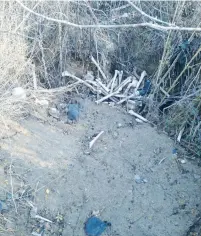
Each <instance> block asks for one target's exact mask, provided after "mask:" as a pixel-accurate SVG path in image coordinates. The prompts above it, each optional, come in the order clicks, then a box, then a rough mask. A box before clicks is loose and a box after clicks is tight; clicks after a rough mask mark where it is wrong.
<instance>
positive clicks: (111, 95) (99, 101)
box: [96, 91, 118, 104]
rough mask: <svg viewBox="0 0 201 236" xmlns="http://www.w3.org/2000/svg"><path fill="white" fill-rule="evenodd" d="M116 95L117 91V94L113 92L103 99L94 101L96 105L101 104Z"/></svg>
mask: <svg viewBox="0 0 201 236" xmlns="http://www.w3.org/2000/svg"><path fill="white" fill-rule="evenodd" d="M116 94H118V91H117V92H114V93H110V94H108V95H106V96H105V97H103V98H101V99H99V100H97V101H96V104H100V103H101V102H103V101H105V100H107V99H108V98H111V97H113V96H114V95H116Z"/></svg>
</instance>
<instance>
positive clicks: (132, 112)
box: [128, 110, 148, 122]
mask: <svg viewBox="0 0 201 236" xmlns="http://www.w3.org/2000/svg"><path fill="white" fill-rule="evenodd" d="M128 113H129V114H130V115H132V116H135V117H137V118H139V119H140V120H142V121H144V122H148V120H147V119H146V118H144V117H143V116H141V115H139V114H137V113H136V112H134V111H133V110H129V111H128Z"/></svg>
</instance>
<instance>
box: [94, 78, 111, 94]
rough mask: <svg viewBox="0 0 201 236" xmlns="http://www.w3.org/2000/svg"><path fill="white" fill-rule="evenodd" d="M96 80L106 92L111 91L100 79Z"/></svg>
mask: <svg viewBox="0 0 201 236" xmlns="http://www.w3.org/2000/svg"><path fill="white" fill-rule="evenodd" d="M96 82H97V84H99V85H100V86H101V87H102V88H103V89H104V90H105V92H107V93H108V92H109V89H108V88H107V87H106V85H104V84H103V83H102V82H101V81H100V80H98V79H97V80H96Z"/></svg>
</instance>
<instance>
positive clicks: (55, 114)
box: [49, 107, 60, 119]
mask: <svg viewBox="0 0 201 236" xmlns="http://www.w3.org/2000/svg"><path fill="white" fill-rule="evenodd" d="M49 115H50V116H52V117H54V118H56V119H59V115H60V113H59V111H58V110H57V109H56V108H55V107H51V108H50V109H49Z"/></svg>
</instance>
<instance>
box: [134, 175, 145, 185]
mask: <svg viewBox="0 0 201 236" xmlns="http://www.w3.org/2000/svg"><path fill="white" fill-rule="evenodd" d="M135 182H136V183H137V184H141V183H143V181H142V179H141V178H140V176H139V175H135Z"/></svg>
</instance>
